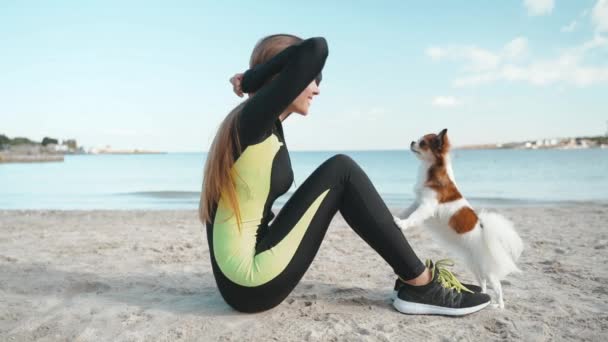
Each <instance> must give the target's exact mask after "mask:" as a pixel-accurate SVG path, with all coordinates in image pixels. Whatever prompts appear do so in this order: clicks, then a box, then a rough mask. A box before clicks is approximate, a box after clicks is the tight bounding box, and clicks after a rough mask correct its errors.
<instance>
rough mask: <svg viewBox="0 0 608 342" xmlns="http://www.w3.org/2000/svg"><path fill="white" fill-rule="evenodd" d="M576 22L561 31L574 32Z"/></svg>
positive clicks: (573, 21)
mask: <svg viewBox="0 0 608 342" xmlns="http://www.w3.org/2000/svg"><path fill="white" fill-rule="evenodd" d="M576 24H577V22H576V20H572V22H571V23H570V24H568V25H566V26H563V27H562V28H561V29H560V31H562V32H573V31H574V29H575V28H576Z"/></svg>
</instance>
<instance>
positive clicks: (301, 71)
mask: <svg viewBox="0 0 608 342" xmlns="http://www.w3.org/2000/svg"><path fill="white" fill-rule="evenodd" d="M327 54H328V49H327V42H326V41H325V39H324V38H321V37H317V38H310V39H307V40H305V41H303V42H301V43H300V44H298V45H294V46H290V47H288V48H286V49H285V50H283V51H282V52H281V53H279V54H277V55H276V56H274V57H273V58H271V59H270V60H269V61H267V62H266V63H264V64H261V65H258V66H256V67H254V68H251V69H249V70H247V72H245V75H243V80H242V82H241V86H242V89H243V92H245V93H249V92H255V95H254V96H253V97H251V98H250V99H249V100H248V101H247V103H246V104H245V106H244V107H243V109H242V111H241V113H240V115H239V119H238V120H239V122H238V126H239V135H240V137H241V139H242V140H244V142H245V143H246V142H257V141H258V140H259V139H260V138H261V137H263V136H264V135H265V133H266V132H268V131H270V130H271V129H272V126H273V124H274V122H275V121H276V120H277V118H278V117H279V115H280V114H281V113H282V112H283V111H284V110H285V108H287V106H289V104H290V103H291V102H292V101H293V100H294V99H295V98H296V97H297V96H298V95H299V94H300V93H301V92H302V91H303V90H304V89H305V88H306V87H307V86H308V85H309V84H310V82H312V81H313V80H315V79H317V80H319V75H320V73H321V69H323V66H324V65H325V60H326V59H327ZM276 74H278V75H277V77H275V78H274V79H273V80H272V81H270V82H269V83H268V84H266V85H265V86H263V87H262V85H264V83H265V82H266V81H267V80H268V79H270V78H271V77H273V76H274V75H276Z"/></svg>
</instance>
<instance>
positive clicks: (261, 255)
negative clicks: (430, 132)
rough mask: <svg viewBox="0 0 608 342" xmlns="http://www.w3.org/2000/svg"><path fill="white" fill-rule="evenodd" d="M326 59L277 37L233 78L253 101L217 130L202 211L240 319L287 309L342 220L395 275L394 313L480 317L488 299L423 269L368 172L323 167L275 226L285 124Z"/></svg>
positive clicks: (286, 177) (284, 178) (284, 165)
mask: <svg viewBox="0 0 608 342" xmlns="http://www.w3.org/2000/svg"><path fill="white" fill-rule="evenodd" d="M327 55H328V48H327V43H326V41H325V39H324V38H310V39H307V40H302V39H300V38H298V37H296V36H292V35H286V34H280V35H272V36H269V37H266V38H264V39H262V40H261V41H259V42H258V44H257V45H256V46H255V48H254V50H253V53H252V55H251V59H250V69H249V70H248V71H246V72H245V73H244V74H237V75H235V76H234V77H233V78H231V83H232V84H233V87H234V91H235V92H236V93H237V95H239V96H241V97H242V96H243V93H248V94H249V98H248V99H247V100H246V101H244V102H243V103H241V104H240V105H238V106H237V107H236V108H235V109H234V110H233V111H232V112H231V113H230V114H228V116H227V117H226V118H225V119H224V121H223V122H222V124H221V125H220V128H219V130H218V132H217V135H216V137H215V140H214V141H213V144H212V146H211V149H210V151H209V154H208V157H207V162H206V165H205V177H204V182H203V191H202V193H201V206H200V216H201V221H202V222H203V223H205V224H206V227H207V240H208V243H209V251H210V254H211V263H212V267H213V273H214V276H215V280H216V283H217V286H218V288H219V290H220V293H221V294H222V296H223V298H224V299H225V301H226V302H227V303H228V304H229V305H231V306H232V307H234V308H235V309H236V310H239V311H243V312H258V311H263V310H267V309H270V308H272V307H274V306H276V305H278V304H279V303H281V301H283V299H285V298H286V297H287V295H288V294H289V293H290V292H291V291H292V290H293V288H294V287H295V286H296V284H297V283H298V282H299V280H300V279H301V278H302V276H303V275H304V272H306V270H307V269H308V267H309V265H310V263H311V262H312V260H313V259H314V257H315V255H316V253H317V250H318V249H319V246H320V244H321V241H322V240H323V237H324V236H325V232H326V231H327V228H328V226H329V223H330V222H331V219H332V217H333V216H334V215H335V214H336V212H337V211H338V210H339V211H340V213H341V214H342V216H343V217H344V219H345V220H346V222H347V223H348V224H349V225H350V227H352V229H353V230H354V231H355V232H356V233H357V234H358V235H359V236H361V238H363V239H364V240H365V241H366V242H367V243H368V244H369V245H370V246H371V247H372V248H374V249H375V250H376V251H377V252H378V253H379V254H380V255H381V256H382V257H383V258H384V260H386V262H387V263H388V264H389V265H390V266H391V267H392V268H393V270H394V272H395V273H396V274H397V275H398V279H397V281H396V285H395V290H398V295H397V296H396V298H395V301H394V304H393V305H394V306H395V307H396V308H397V309H398V310H399V311H401V312H404V313H431V314H432V313H436V314H449V315H462V314H467V313H470V312H473V311H477V310H480V309H481V308H483V307H484V306H486V305H487V304H488V303H489V297H488V296H487V295H485V294H479V293H470V292H467V291H466V290H463V288H462V285H461V284H460V283H458V281H457V280H456V279H455V278H454V277H453V275H451V273H449V271H447V270H446V269H441V272H439V269H437V267H436V266H433V265H432V263H429V264H428V266H429V267H426V266H425V264H423V263H422V262H421V261H420V260H419V259H418V257H417V256H416V254H415V253H414V251H413V250H412V248H411V247H410V245H409V244H408V242H407V241H406V239H405V237H404V236H403V234H402V233H401V231H400V230H399V228H398V227H397V226H396V224H395V223H394V221H393V216H392V214H391V213H390V212H389V210H388V208H387V207H386V205H385V203H384V202H383V201H382V199H381V198H380V195H379V194H378V192H377V191H376V189H375V188H374V186H373V185H372V183H371V182H370V180H369V178H368V177H367V175H366V174H365V172H364V171H363V170H362V169H361V168H360V167H359V165H357V164H356V163H355V162H354V161H353V160H352V159H351V158H349V157H347V156H346V155H342V154H338V155H335V156H333V157H331V158H329V159H328V160H326V161H325V162H324V163H322V164H321V165H320V166H319V167H318V168H317V169H316V170H315V171H314V172H313V173H312V174H311V175H310V176H309V177H308V179H306V180H305V181H304V183H303V184H302V185H301V186H300V187H299V188H298V189H297V190H296V191H295V192H294V193H293V195H292V196H291V198H290V199H289V200H288V201H287V203H285V205H284V207H283V208H282V209H281V211H280V212H279V213H278V214H277V215H276V217H275V215H274V213H273V212H272V211H271V208H272V204H273V203H274V201H275V199H276V198H277V197H279V196H280V195H282V194H284V193H285V192H287V190H288V189H289V187H290V185H291V183H292V182H293V171H292V168H291V162H290V159H289V154H288V151H287V146H286V144H285V137H284V136H283V126H282V121H283V120H285V119H286V118H287V117H288V116H289V115H290V114H291V113H298V114H301V115H306V114H307V113H308V109H309V107H310V103H311V101H312V99H313V97H314V96H316V95H319V84H320V82H321V70H322V69H323V66H324V64H325V60H326V58H327ZM273 218H274V221H272V222H270V221H271V220H272V219H273ZM436 269H437V271H436Z"/></svg>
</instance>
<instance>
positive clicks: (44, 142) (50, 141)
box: [42, 137, 59, 146]
mask: <svg viewBox="0 0 608 342" xmlns="http://www.w3.org/2000/svg"><path fill="white" fill-rule="evenodd" d="M50 144H55V145H57V144H59V141H58V140H57V139H53V138H49V137H44V139H42V146H46V145H50Z"/></svg>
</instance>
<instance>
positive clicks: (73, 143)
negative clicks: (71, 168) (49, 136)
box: [63, 139, 78, 150]
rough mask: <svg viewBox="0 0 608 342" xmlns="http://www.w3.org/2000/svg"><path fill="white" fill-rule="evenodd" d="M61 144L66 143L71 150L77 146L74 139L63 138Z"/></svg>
mask: <svg viewBox="0 0 608 342" xmlns="http://www.w3.org/2000/svg"><path fill="white" fill-rule="evenodd" d="M63 145H67V146H68V148H70V149H72V150H76V149H77V148H78V143H77V142H76V140H75V139H69V140H64V141H63Z"/></svg>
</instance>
